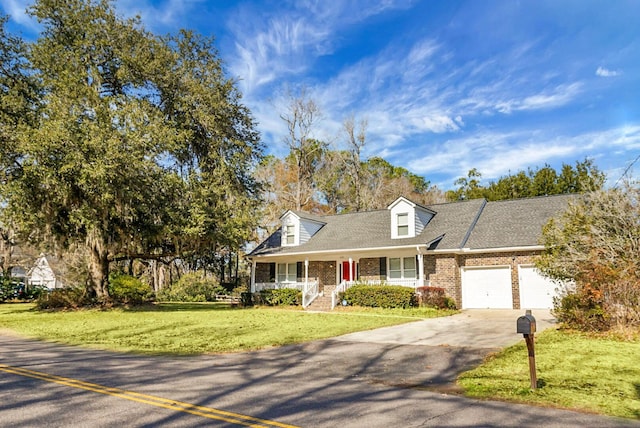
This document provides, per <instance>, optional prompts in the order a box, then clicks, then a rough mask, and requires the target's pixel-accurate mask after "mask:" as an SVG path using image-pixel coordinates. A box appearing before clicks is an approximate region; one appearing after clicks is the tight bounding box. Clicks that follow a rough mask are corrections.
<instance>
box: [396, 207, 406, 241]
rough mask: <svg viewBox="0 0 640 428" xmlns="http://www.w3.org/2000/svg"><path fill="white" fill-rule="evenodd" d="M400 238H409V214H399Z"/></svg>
mask: <svg viewBox="0 0 640 428" xmlns="http://www.w3.org/2000/svg"><path fill="white" fill-rule="evenodd" d="M397 220H398V236H409V214H407V213H402V214H398V217H397Z"/></svg>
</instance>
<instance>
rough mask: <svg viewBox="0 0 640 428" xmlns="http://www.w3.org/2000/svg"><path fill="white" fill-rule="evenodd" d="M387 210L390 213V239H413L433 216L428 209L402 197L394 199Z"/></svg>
mask: <svg viewBox="0 0 640 428" xmlns="http://www.w3.org/2000/svg"><path fill="white" fill-rule="evenodd" d="M387 209H388V210H389V211H391V218H390V220H391V230H390V232H391V239H406V238H415V237H416V236H418V235H420V234H421V233H422V231H423V230H424V228H425V226H426V225H427V223H429V221H430V220H431V219H432V218H433V216H434V215H435V212H434V211H432V210H430V209H429V208H427V207H423V206H420V205H416V204H414V203H413V202H411V201H410V200H408V199H405V198H403V197H399V198H398V199H396V200H395V202H394V203H392V204H391V205H389V207H387Z"/></svg>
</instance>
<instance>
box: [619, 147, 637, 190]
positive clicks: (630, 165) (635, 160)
mask: <svg viewBox="0 0 640 428" xmlns="http://www.w3.org/2000/svg"><path fill="white" fill-rule="evenodd" d="M638 159H640V155H638V157H636V158H635V159H634V160H633V162H631V163H630V164H629V166H628V167H627V169H625V170H624V172H623V173H622V175H621V176H620V178H618V180H617V181H616V184H614V185H613V188H614V189H615V188H616V187H618V183H619V182H620V180H622V177H624V176H625V175H627V172H629V170H630V169H631V167H632V166H633V164H634V163H636V162H638Z"/></svg>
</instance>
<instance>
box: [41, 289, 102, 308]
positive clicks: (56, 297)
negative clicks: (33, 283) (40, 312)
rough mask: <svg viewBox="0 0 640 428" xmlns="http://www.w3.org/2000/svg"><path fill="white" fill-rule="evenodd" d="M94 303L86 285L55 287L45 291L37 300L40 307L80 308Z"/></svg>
mask: <svg viewBox="0 0 640 428" xmlns="http://www.w3.org/2000/svg"><path fill="white" fill-rule="evenodd" d="M91 303H93V300H92V299H91V296H89V293H87V290H86V288H84V287H68V288H55V289H53V290H50V291H47V292H43V293H41V294H40V295H39V296H38V299H37V300H36V307H37V308H38V309H78V308H81V307H83V306H88V305H90V304H91Z"/></svg>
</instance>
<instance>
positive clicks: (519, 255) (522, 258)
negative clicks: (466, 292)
mask: <svg viewBox="0 0 640 428" xmlns="http://www.w3.org/2000/svg"><path fill="white" fill-rule="evenodd" d="M538 255H540V251H515V252H508V253H485V254H465V255H462V256H460V267H466V266H469V267H473V266H510V267H511V293H512V296H513V308H514V309H520V272H518V266H519V265H532V264H533V263H534V262H535V259H536V257H537V256H538ZM460 290H462V283H461V284H460ZM456 302H457V303H458V305H461V304H462V299H460V301H456Z"/></svg>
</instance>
